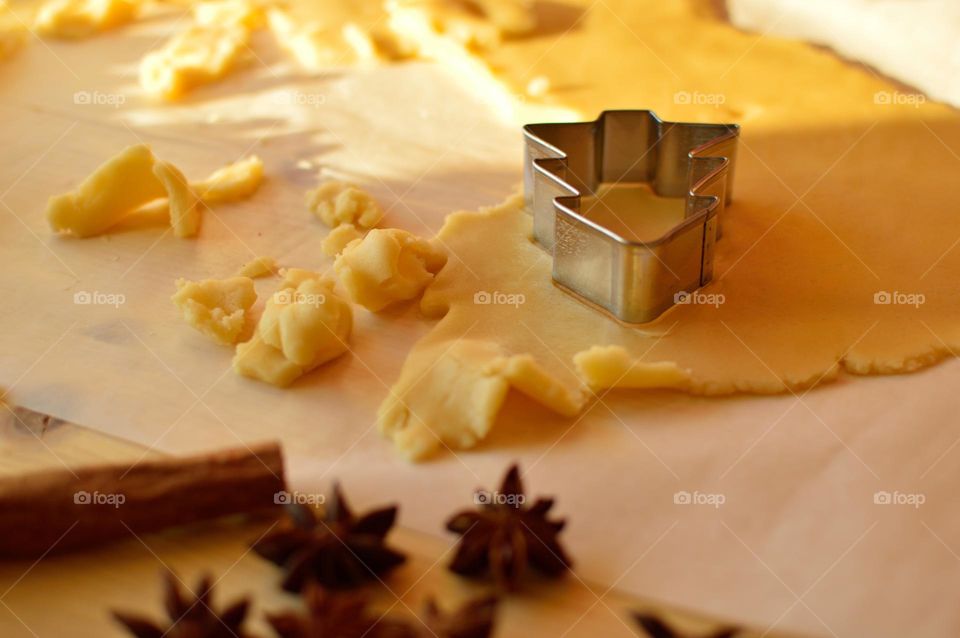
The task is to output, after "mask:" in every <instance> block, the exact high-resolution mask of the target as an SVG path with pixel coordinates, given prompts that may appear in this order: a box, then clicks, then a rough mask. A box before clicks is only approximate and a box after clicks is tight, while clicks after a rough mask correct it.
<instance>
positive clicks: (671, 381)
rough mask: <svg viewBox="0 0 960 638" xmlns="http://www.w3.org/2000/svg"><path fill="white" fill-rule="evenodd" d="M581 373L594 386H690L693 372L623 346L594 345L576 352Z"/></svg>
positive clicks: (594, 388)
mask: <svg viewBox="0 0 960 638" xmlns="http://www.w3.org/2000/svg"><path fill="white" fill-rule="evenodd" d="M573 364H574V365H575V366H576V368H577V373H578V374H579V375H580V377H581V378H583V380H584V381H585V382H586V383H587V385H589V386H590V388H591V389H593V390H600V389H604V388H635V389H650V388H679V389H683V388H686V387H687V386H688V385H689V384H690V372H689V371H688V370H682V369H680V368H679V367H677V364H676V363H674V362H673V361H657V362H654V363H644V362H643V361H638V360H635V359H633V358H632V357H631V356H630V353H629V352H627V351H626V350H625V349H624V348H622V347H621V346H593V347H592V348H589V349H588V350H583V351H581V352H578V353H577V354H575V355H573Z"/></svg>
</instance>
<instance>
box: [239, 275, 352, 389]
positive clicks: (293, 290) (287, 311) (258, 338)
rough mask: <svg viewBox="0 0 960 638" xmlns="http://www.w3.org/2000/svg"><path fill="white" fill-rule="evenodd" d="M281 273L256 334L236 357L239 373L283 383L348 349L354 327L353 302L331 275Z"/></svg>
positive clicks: (243, 345)
mask: <svg viewBox="0 0 960 638" xmlns="http://www.w3.org/2000/svg"><path fill="white" fill-rule="evenodd" d="M283 275H284V279H283V281H282V282H281V284H280V286H279V288H278V290H277V291H276V292H275V293H274V294H273V295H272V296H271V297H270V299H269V300H267V304H266V308H265V309H264V311H263V315H262V316H261V317H260V322H259V323H258V324H257V330H256V333H255V334H254V336H253V338H252V339H251V340H250V341H248V342H246V343H241V344H240V345H238V346H237V351H236V354H235V355H234V358H233V368H234V370H235V371H236V372H237V374H241V375H243V376H247V377H250V378H253V379H258V380H260V381H265V382H267V383H271V384H273V385H277V386H281V387H282V386H287V385H290V384H291V383H293V381H295V380H296V379H297V378H299V377H300V376H302V375H303V374H306V373H307V372H309V371H310V370H313V369H314V368H316V367H317V366H319V365H321V364H323V363H326V362H327V361H330V360H332V359H335V358H337V357H339V356H340V355H342V354H343V353H344V352H346V351H347V350H348V349H349V344H348V342H349V339H350V333H351V331H352V329H353V312H352V310H351V308H350V304H348V303H347V302H346V301H344V300H343V299H341V298H340V297H339V296H338V295H337V294H336V292H335V291H334V283H333V281H331V280H330V279H328V278H326V277H324V276H323V275H320V274H317V273H313V272H310V271H306V270H300V269H289V270H285V271H283Z"/></svg>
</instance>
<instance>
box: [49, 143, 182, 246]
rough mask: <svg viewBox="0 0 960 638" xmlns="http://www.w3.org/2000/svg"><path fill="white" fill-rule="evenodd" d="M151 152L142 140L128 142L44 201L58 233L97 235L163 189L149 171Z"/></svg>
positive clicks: (152, 164) (156, 196) (80, 235)
mask: <svg viewBox="0 0 960 638" xmlns="http://www.w3.org/2000/svg"><path fill="white" fill-rule="evenodd" d="M153 167H154V156H153V153H152V152H151V151H150V147H148V146H147V145H145V144H136V145H134V146H129V147H127V148H125V149H124V150H122V151H121V152H120V153H118V154H117V155H115V156H114V157H112V158H110V159H109V160H107V161H106V162H104V163H103V164H102V165H100V166H99V167H98V168H97V169H96V170H95V171H94V172H93V173H92V174H91V175H90V176H89V177H87V179H85V180H84V181H83V182H82V183H81V184H80V186H79V187H78V188H77V189H76V190H74V191H71V192H69V193H65V194H63V195H56V196H53V197H51V198H50V200H49V201H48V202H47V210H46V217H47V221H48V222H49V224H50V227H51V228H52V229H53V230H54V231H55V232H58V233H62V234H69V235H73V236H75V237H92V236H94V235H99V234H100V233H102V232H104V231H105V230H107V229H108V228H110V227H111V226H113V225H115V224H117V223H118V222H120V221H121V220H122V219H123V218H125V217H126V216H127V215H129V214H130V213H132V212H133V211H135V210H136V209H138V208H140V207H142V206H143V205H144V204H146V203H148V202H150V201H152V200H155V199H158V198H160V197H165V196H166V195H167V191H166V189H165V188H164V186H163V184H162V183H161V182H160V180H159V179H157V176H156V175H155V174H154V172H153Z"/></svg>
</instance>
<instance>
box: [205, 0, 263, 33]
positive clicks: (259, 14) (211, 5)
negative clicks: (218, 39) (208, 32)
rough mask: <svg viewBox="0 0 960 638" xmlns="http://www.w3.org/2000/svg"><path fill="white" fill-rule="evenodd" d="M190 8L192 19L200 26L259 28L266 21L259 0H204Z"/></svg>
mask: <svg viewBox="0 0 960 638" xmlns="http://www.w3.org/2000/svg"><path fill="white" fill-rule="evenodd" d="M190 10H191V11H192V12H193V21H194V22H195V23H196V24H198V25H200V26H202V27H220V26H231V27H243V28H245V29H249V30H253V29H259V28H261V27H263V26H264V24H265V23H266V15H265V12H264V7H263V4H262V3H261V2H258V1H256V0H205V1H204V2H196V3H194V4H193V5H192V6H191V7H190Z"/></svg>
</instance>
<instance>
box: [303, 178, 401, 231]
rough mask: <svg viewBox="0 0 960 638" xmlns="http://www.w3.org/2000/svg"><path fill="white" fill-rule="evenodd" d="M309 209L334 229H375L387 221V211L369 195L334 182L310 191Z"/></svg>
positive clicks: (348, 185) (355, 188)
mask: <svg viewBox="0 0 960 638" xmlns="http://www.w3.org/2000/svg"><path fill="white" fill-rule="evenodd" d="M307 208H309V209H310V212H312V213H313V214H314V215H316V216H317V218H318V219H319V220H320V221H322V222H323V223H324V224H326V225H327V226H329V227H330V228H336V227H337V226H339V225H340V224H353V225H355V226H360V227H361V228H373V227H374V226H376V225H377V224H378V223H380V220H381V219H383V208H382V207H381V206H380V204H379V203H377V200H375V199H374V198H373V197H371V196H370V195H369V194H368V193H367V192H366V191H363V190H361V189H359V188H357V187H356V186H354V185H352V184H347V183H346V182H338V181H333V180H331V181H328V182H324V183H323V184H321V185H320V186H318V187H317V188H315V189H313V190H310V191H307Z"/></svg>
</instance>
